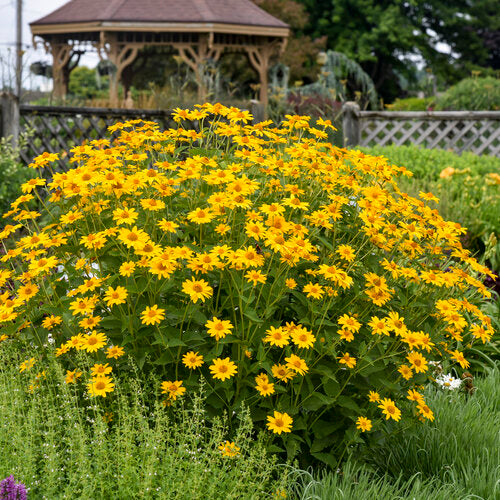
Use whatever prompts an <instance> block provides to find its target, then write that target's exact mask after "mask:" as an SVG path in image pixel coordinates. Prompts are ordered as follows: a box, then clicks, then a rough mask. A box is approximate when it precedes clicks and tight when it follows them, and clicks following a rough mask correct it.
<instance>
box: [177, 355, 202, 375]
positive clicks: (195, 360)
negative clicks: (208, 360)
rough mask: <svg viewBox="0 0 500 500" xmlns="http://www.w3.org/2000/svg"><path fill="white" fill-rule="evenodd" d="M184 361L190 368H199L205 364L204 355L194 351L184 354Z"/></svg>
mask: <svg viewBox="0 0 500 500" xmlns="http://www.w3.org/2000/svg"><path fill="white" fill-rule="evenodd" d="M182 362H183V363H184V365H185V366H186V367H187V368H189V369H190V370H194V369H195V368H199V367H200V366H201V365H202V364H203V356H202V355H201V354H198V353H197V352H194V351H189V352H187V353H186V354H184V356H182Z"/></svg>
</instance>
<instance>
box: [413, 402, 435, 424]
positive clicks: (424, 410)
mask: <svg viewBox="0 0 500 500" xmlns="http://www.w3.org/2000/svg"><path fill="white" fill-rule="evenodd" d="M417 410H418V411H419V413H420V415H422V416H423V417H424V418H427V419H428V420H430V421H431V422H432V421H433V420H434V413H433V412H432V410H431V409H430V408H429V407H428V406H427V405H426V404H425V403H424V402H423V401H422V402H421V403H419V404H418V406H417Z"/></svg>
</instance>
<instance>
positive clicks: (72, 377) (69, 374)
mask: <svg viewBox="0 0 500 500" xmlns="http://www.w3.org/2000/svg"><path fill="white" fill-rule="evenodd" d="M81 376H82V372H79V371H77V370H73V371H70V370H67V371H66V377H65V378H64V380H65V382H66V383H67V384H76V381H77V380H78V379H79V378H80V377H81Z"/></svg>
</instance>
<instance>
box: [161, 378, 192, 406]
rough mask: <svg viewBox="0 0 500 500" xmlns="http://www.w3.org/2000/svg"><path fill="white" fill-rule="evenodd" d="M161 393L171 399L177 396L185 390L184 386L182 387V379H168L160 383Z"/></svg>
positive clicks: (173, 399)
mask: <svg viewBox="0 0 500 500" xmlns="http://www.w3.org/2000/svg"><path fill="white" fill-rule="evenodd" d="M161 392H162V394H167V395H168V398H169V399H171V400H172V401H175V400H176V399H177V396H182V395H183V394H184V393H185V392H186V388H185V387H182V380H176V381H175V382H170V381H169V380H168V381H166V382H162V383H161Z"/></svg>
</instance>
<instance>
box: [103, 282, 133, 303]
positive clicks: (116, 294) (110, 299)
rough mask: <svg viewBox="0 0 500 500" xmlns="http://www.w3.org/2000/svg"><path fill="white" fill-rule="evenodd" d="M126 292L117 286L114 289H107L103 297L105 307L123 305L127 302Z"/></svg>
mask: <svg viewBox="0 0 500 500" xmlns="http://www.w3.org/2000/svg"><path fill="white" fill-rule="evenodd" d="M127 297H128V292H127V289H126V288H124V287H123V286H117V287H116V288H113V287H111V286H110V287H109V288H108V289H107V290H106V293H105V295H104V301H105V302H106V305H107V306H110V307H111V306H115V305H120V304H125V302H127V300H126V299H127Z"/></svg>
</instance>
